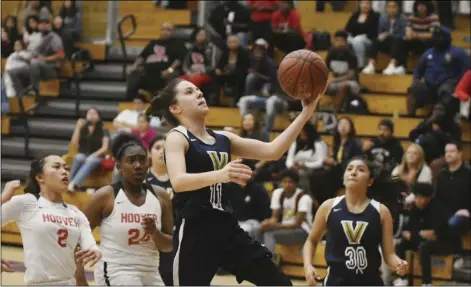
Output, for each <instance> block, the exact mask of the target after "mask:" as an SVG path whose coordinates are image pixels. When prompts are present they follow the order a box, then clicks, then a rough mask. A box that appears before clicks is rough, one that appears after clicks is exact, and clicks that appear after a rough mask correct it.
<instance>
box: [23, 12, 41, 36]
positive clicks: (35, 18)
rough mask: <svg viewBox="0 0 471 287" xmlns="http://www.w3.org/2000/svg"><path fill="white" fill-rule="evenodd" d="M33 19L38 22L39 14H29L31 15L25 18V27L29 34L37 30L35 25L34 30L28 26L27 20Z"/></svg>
mask: <svg viewBox="0 0 471 287" xmlns="http://www.w3.org/2000/svg"><path fill="white" fill-rule="evenodd" d="M31 19H33V20H34V21H36V23H38V24H39V16H38V15H31V16H28V18H27V20H26V26H25V29H26V31H27V32H28V34H31V33H33V32H35V31H37V30H38V27H36V30H33V29H32V28H31V27H30V26H29V20H31Z"/></svg>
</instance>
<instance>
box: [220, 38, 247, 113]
mask: <svg viewBox="0 0 471 287" xmlns="http://www.w3.org/2000/svg"><path fill="white" fill-rule="evenodd" d="M248 69H249V53H248V52H247V50H245V49H244V48H242V47H240V43H239V39H238V38H237V37H236V36H234V35H231V36H229V37H227V49H225V50H224V52H223V54H222V57H221V58H220V59H219V62H218V64H217V66H216V70H215V74H216V76H215V81H216V88H217V92H219V91H220V90H221V89H222V88H223V89H224V94H225V95H231V96H232V99H233V100H232V105H233V106H236V104H237V102H238V101H239V98H240V96H241V95H243V94H244V93H245V91H244V86H245V78H246V77H247V71H248ZM217 94H219V93H217Z"/></svg>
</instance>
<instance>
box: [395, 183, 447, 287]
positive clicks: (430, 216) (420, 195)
mask: <svg viewBox="0 0 471 287" xmlns="http://www.w3.org/2000/svg"><path fill="white" fill-rule="evenodd" d="M433 191H434V190H433V186H432V185H431V184H427V183H417V184H415V185H414V186H413V192H414V194H415V202H414V206H413V207H412V209H411V210H410V213H409V222H408V224H407V228H406V229H405V230H404V231H402V241H401V243H399V244H398V245H397V246H396V254H397V256H400V257H401V258H405V255H406V250H414V251H418V252H419V259H420V264H421V266H422V279H423V283H424V284H425V285H431V283H432V258H431V257H432V254H437V255H447V254H451V253H452V252H453V251H454V249H455V248H456V243H455V240H453V238H452V237H451V236H450V235H449V232H448V227H447V220H448V218H449V216H450V215H451V212H450V211H449V209H448V208H447V207H446V206H445V205H443V203H442V202H440V200H438V199H437V198H434V197H433ZM394 285H395V286H408V282H407V279H406V277H402V278H398V279H396V280H394Z"/></svg>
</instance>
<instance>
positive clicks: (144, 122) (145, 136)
mask: <svg viewBox="0 0 471 287" xmlns="http://www.w3.org/2000/svg"><path fill="white" fill-rule="evenodd" d="M132 133H133V134H135V135H136V136H137V137H138V138H139V139H140V140H141V142H142V144H143V145H144V147H145V148H147V149H149V145H150V143H151V141H152V139H153V138H154V137H155V136H156V135H157V132H156V131H155V130H154V129H153V128H151V126H150V123H149V119H148V118H147V116H146V115H145V114H140V115H139V117H138V118H137V129H134V130H132Z"/></svg>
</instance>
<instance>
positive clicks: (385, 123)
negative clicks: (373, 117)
mask: <svg viewBox="0 0 471 287" xmlns="http://www.w3.org/2000/svg"><path fill="white" fill-rule="evenodd" d="M363 151H364V152H366V153H367V154H368V156H369V157H370V159H372V160H373V161H375V162H376V163H378V164H380V165H382V166H383V167H384V166H387V167H388V168H390V171H392V168H394V166H396V165H398V164H399V163H400V162H401V160H402V156H403V154H404V150H403V149H402V146H401V143H400V142H399V140H398V139H397V138H396V137H394V123H393V122H392V121H391V120H389V119H384V120H381V121H380V122H379V124H378V137H376V138H374V139H373V140H372V141H370V140H366V141H365V142H364V144H363Z"/></svg>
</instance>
